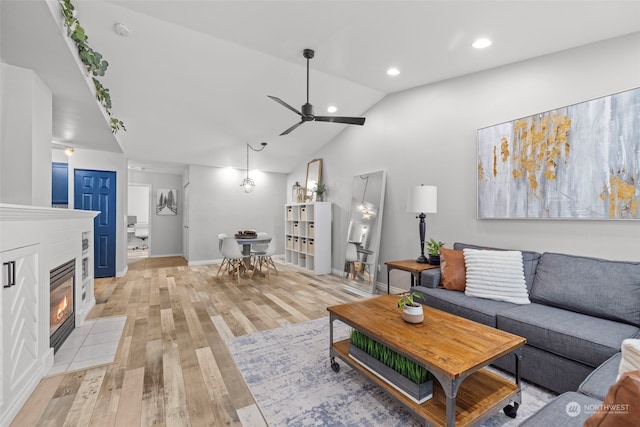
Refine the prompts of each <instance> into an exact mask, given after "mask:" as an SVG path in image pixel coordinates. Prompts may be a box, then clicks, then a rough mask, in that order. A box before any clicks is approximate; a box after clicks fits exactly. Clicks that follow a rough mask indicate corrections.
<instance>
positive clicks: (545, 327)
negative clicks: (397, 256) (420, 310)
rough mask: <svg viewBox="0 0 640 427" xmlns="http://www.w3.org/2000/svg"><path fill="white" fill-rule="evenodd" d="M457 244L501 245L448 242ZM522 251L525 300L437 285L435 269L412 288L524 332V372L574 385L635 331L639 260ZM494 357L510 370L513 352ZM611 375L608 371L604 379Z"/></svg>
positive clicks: (542, 381)
mask: <svg viewBox="0 0 640 427" xmlns="http://www.w3.org/2000/svg"><path fill="white" fill-rule="evenodd" d="M464 248H472V249H491V250H501V249H497V248H487V247H482V246H476V245H469V244H463V243H456V244H455V245H454V249H464ZM522 255H523V263H524V273H525V282H526V285H527V289H528V292H529V298H530V300H531V304H523V305H517V304H513V303H509V302H503V301H495V300H490V299H484V298H474V297H470V296H467V295H465V293H464V292H458V291H452V290H448V289H444V288H441V287H438V286H439V285H440V270H439V269H432V270H426V271H424V272H422V276H421V286H416V287H414V288H413V289H412V290H413V291H418V292H420V293H421V294H422V295H423V296H424V298H423V299H422V300H421V301H420V302H422V303H423V304H426V305H428V306H431V307H435V308H438V309H440V310H444V311H447V312H449V313H453V314H456V315H459V316H461V317H465V318H468V319H471V320H475V321H477V322H480V323H483V324H485V325H489V326H493V327H496V328H498V329H501V330H505V331H507V332H511V333H514V334H516V335H520V336H523V337H525V338H526V339H527V344H526V345H525V347H524V348H523V351H522V354H523V362H522V364H521V369H520V371H521V375H522V378H523V379H525V380H528V381H530V382H532V383H535V384H538V385H540V386H542V387H545V388H547V389H549V390H552V391H555V392H557V393H564V392H567V391H573V390H578V389H579V387H584V385H585V384H588V382H587V383H583V382H584V380H585V378H587V376H589V375H590V374H591V373H592V372H593V371H594V370H595V369H596V368H597V367H598V366H600V365H602V364H603V363H605V362H607V361H611V360H613V359H611V358H612V357H615V355H616V354H617V353H619V352H620V344H621V343H622V341H623V340H624V339H626V338H640V263H639V262H624V261H609V260H605V259H598V258H589V257H582V256H574V255H567V254H558V253H542V254H541V253H538V252H534V251H522ZM618 360H619V359H618ZM610 363H612V362H610ZM495 365H496V366H498V367H499V368H502V369H504V370H506V371H508V372H511V373H513V372H514V370H515V366H514V365H515V361H514V358H513V357H504V358H502V359H499V360H497V361H496V363H495ZM614 380H615V375H614V376H613V378H612V379H611V381H612V382H611V383H610V384H609V385H611V384H613V382H614ZM604 392H605V393H606V389H605V390H604ZM598 393H599V394H602V390H599V391H598ZM579 394H580V395H581V396H586V397H589V396H590V395H589V394H588V393H579ZM598 397H599V396H598ZM602 397H603V396H602ZM590 398H591V397H590ZM593 398H595V397H593Z"/></svg>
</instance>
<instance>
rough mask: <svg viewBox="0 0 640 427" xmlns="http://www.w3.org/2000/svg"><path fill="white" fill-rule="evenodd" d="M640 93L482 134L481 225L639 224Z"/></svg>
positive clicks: (631, 92) (516, 122)
mask: <svg viewBox="0 0 640 427" xmlns="http://www.w3.org/2000/svg"><path fill="white" fill-rule="evenodd" d="M638 153H640V88H636V89H632V90H628V91H625V92H620V93H616V94H613V95H608V96H604V97H602V98H597V99H593V100H590V101H586V102H582V103H579V104H574V105H569V106H567V107H563V108H558V109H556V110H551V111H546V112H543V113H539V114H534V115H532V116H529V117H523V118H521V119H517V120H513V121H510V122H506V123H502V124H499V125H495V126H491V127H487V128H484V129H480V130H479V131H478V164H477V170H478V218H493V219H499V218H536V219H538V218H540V219H542V218H553V219H606V220H616V219H625V220H626V219H640V156H639V155H638Z"/></svg>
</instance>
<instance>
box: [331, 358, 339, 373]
mask: <svg viewBox="0 0 640 427" xmlns="http://www.w3.org/2000/svg"><path fill="white" fill-rule="evenodd" d="M331 369H333V372H340V365H339V364H338V362H336V359H335V358H333V357H332V358H331Z"/></svg>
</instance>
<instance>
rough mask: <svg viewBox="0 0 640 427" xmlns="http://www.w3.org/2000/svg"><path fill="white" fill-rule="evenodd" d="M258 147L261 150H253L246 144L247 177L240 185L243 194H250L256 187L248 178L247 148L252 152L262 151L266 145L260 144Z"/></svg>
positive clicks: (264, 143)
mask: <svg viewBox="0 0 640 427" xmlns="http://www.w3.org/2000/svg"><path fill="white" fill-rule="evenodd" d="M260 145H262V148H253V147H252V146H251V145H250V144H249V143H247V177H246V178H245V179H243V180H242V182H241V183H240V187H242V191H244V192H245V193H251V192H252V191H253V189H254V188H255V187H256V183H255V182H254V181H253V179H251V178H249V148H251V149H252V150H253V151H262V150H264V149H265V147H266V146H267V143H266V142H261V143H260Z"/></svg>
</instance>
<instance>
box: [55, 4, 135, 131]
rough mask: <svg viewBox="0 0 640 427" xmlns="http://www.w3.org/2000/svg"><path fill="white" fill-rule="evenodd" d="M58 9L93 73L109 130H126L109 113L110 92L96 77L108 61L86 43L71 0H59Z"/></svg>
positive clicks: (84, 34) (89, 70)
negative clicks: (107, 116)
mask: <svg viewBox="0 0 640 427" xmlns="http://www.w3.org/2000/svg"><path fill="white" fill-rule="evenodd" d="M59 3H60V10H61V11H62V16H63V17H64V22H65V25H66V26H67V35H68V36H69V38H71V40H73V41H74V43H75V44H76V46H77V48H78V54H79V55H80V60H81V61H82V63H83V64H84V65H85V66H86V67H87V71H88V72H90V73H91V74H92V75H93V84H94V86H95V88H96V98H97V99H98V102H99V103H100V105H102V106H103V107H104V109H105V111H106V112H107V114H108V115H109V119H110V120H109V124H110V126H111V132H113V133H116V132H118V131H119V130H120V129H122V130H124V131H125V132H126V130H127V128H125V126H124V122H123V121H122V120H120V119H118V118H116V117H113V115H112V114H111V94H110V93H109V89H107V88H106V87H104V86H103V85H102V83H100V81H99V80H98V79H97V78H96V77H98V76H104V74H105V72H106V71H107V68H108V67H109V63H108V62H107V61H106V60H105V59H103V58H102V55H101V54H100V52H96V51H95V50H93V49H92V48H91V47H90V46H89V44H88V43H87V39H88V38H89V37H87V34H86V33H85V32H84V28H82V26H81V25H80V21H78V18H77V16H78V11H77V10H75V8H74V7H73V4H71V0H59Z"/></svg>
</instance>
